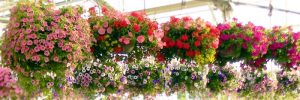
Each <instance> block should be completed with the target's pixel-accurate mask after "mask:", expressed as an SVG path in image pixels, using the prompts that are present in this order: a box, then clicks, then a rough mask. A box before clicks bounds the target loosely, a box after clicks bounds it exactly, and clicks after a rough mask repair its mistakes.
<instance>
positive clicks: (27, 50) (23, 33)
mask: <svg viewBox="0 0 300 100" xmlns="http://www.w3.org/2000/svg"><path fill="white" fill-rule="evenodd" d="M81 14H82V8H80V7H78V8H75V7H74V8H71V7H66V8H61V9H59V10H54V9H53V8H52V6H51V5H50V4H49V5H45V4H43V3H38V4H35V3H31V2H19V3H18V4H17V5H16V6H15V7H13V8H12V9H11V17H10V19H11V20H10V22H9V24H8V25H7V30H6V31H5V33H4V34H3V45H2V48H1V51H2V54H1V55H2V58H3V59H2V61H3V64H4V65H7V66H9V67H10V68H11V69H12V70H14V71H16V72H17V73H18V78H19V80H18V81H19V83H20V85H21V87H22V88H23V90H25V91H26V92H28V95H30V96H33V97H34V96H37V95H38V94H39V93H41V92H42V93H44V94H45V95H46V94H47V93H49V91H50V90H51V89H53V90H55V91H56V93H58V94H59V96H61V93H60V92H61V91H62V90H64V88H65V87H64V85H65V80H63V79H65V77H66V76H68V75H70V73H69V72H68V71H71V72H72V70H73V69H75V67H76V64H77V63H78V62H80V61H81V60H83V59H85V58H88V53H89V51H90V44H91V40H92V37H91V35H90V33H89V31H90V30H89V26H88V23H87V22H86V21H85V20H84V19H83V18H81V16H80V15H81ZM46 73H53V74H46ZM31 81H35V82H33V84H34V85H32V82H31ZM49 82H51V83H52V82H53V85H51V88H50V89H48V88H47V83H49ZM48 87H49V86H48ZM32 93H34V94H35V95H31V94H32Z"/></svg>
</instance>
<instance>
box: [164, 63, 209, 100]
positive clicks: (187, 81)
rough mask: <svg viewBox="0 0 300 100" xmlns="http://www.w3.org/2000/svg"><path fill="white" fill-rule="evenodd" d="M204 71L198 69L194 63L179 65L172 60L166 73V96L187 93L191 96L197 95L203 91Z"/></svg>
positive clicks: (200, 68) (203, 69) (201, 68)
mask: <svg viewBox="0 0 300 100" xmlns="http://www.w3.org/2000/svg"><path fill="white" fill-rule="evenodd" d="M206 70H207V69H205V68H203V67H198V66H197V65H196V63H195V62H194V63H186V64H181V63H180V62H179V61H178V60H172V61H171V63H170V64H168V67H167V71H166V73H167V75H166V79H167V81H166V84H167V87H166V92H167V94H170V93H175V92H179V93H185V92H188V93H189V94H191V95H197V94H198V93H199V92H201V91H204V87H205V84H206V77H205V75H206V74H207V71H206Z"/></svg>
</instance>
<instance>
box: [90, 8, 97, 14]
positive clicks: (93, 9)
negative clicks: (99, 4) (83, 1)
mask: <svg viewBox="0 0 300 100" xmlns="http://www.w3.org/2000/svg"><path fill="white" fill-rule="evenodd" d="M89 13H90V14H91V15H96V10H95V7H91V8H89Z"/></svg>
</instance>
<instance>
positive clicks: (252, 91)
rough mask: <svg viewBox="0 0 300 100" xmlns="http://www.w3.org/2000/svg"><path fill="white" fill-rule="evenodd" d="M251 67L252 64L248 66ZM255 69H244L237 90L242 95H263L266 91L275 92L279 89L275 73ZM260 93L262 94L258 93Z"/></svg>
mask: <svg viewBox="0 0 300 100" xmlns="http://www.w3.org/2000/svg"><path fill="white" fill-rule="evenodd" d="M248 67H250V66H248ZM252 70H253V69H251V68H247V69H244V70H243V71H242V72H241V73H243V74H242V78H243V80H242V82H241V83H239V84H240V85H239V89H238V90H237V92H241V93H242V95H252V96H258V97H259V96H263V95H265V94H266V93H273V92H275V91H276V89H277V82H276V79H274V78H273V77H274V75H272V74H267V73H264V72H261V71H252ZM258 94H260V95H258Z"/></svg>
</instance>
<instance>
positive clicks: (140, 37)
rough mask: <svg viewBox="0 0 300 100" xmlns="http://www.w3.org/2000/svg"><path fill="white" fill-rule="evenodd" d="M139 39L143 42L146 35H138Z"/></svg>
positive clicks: (139, 41)
mask: <svg viewBox="0 0 300 100" xmlns="http://www.w3.org/2000/svg"><path fill="white" fill-rule="evenodd" d="M137 41H138V43H143V42H144V41H145V37H144V35H140V36H138V37H137Z"/></svg>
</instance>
